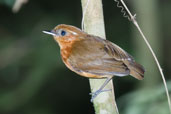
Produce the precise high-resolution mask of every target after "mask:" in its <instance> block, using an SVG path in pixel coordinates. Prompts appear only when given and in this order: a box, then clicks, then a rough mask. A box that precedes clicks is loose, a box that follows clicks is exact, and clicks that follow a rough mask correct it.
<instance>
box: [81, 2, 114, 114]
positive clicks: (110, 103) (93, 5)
mask: <svg viewBox="0 0 171 114" xmlns="http://www.w3.org/2000/svg"><path fill="white" fill-rule="evenodd" d="M81 1H82V8H83V12H84V11H85V8H86V5H87V2H88V0H81ZM84 31H85V32H87V33H89V34H93V35H97V36H100V37H102V38H105V28H104V18H103V8H102V1H101V0H89V4H88V6H87V9H86V13H85V18H84ZM104 81H105V79H90V86H91V92H95V91H96V90H98V89H99V88H100V86H101V85H102V84H103V83H104ZM105 89H112V91H107V92H103V93H101V94H100V95H98V96H97V97H96V98H95V99H94V101H93V104H94V108H95V112H96V114H117V108H116V103H115V97H114V89H113V82H112V81H110V82H109V83H108V84H107V86H106V87H105Z"/></svg>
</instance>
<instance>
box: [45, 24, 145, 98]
mask: <svg viewBox="0 0 171 114" xmlns="http://www.w3.org/2000/svg"><path fill="white" fill-rule="evenodd" d="M43 32H44V33H46V34H50V35H52V36H53V38H54V40H55V41H56V42H57V43H58V44H59V47H60V54H61V58H62V60H63V62H64V64H65V65H66V66H67V67H68V68H69V69H70V70H71V71H73V72H75V73H77V74H78V75H80V76H83V77H87V78H95V79H104V78H105V79H106V80H105V82H104V83H103V84H102V86H101V87H100V88H99V89H98V90H96V91H95V92H93V93H92V98H91V101H93V100H94V99H95V98H96V96H98V95H99V94H100V93H101V92H104V91H107V90H103V89H104V87H105V86H106V85H107V83H108V82H109V81H110V80H111V79H112V78H113V77H114V76H119V77H124V76H128V75H131V76H133V77H134V78H136V79H138V80H142V79H143V78H144V72H145V69H144V67H143V66H142V65H140V64H138V63H137V62H136V61H135V60H134V58H133V57H132V56H131V55H130V54H128V53H127V52H126V51H124V50H123V49H122V48H120V47H119V46H118V45H116V44H114V43H112V42H111V41H108V40H105V39H103V38H101V37H99V36H95V35H92V34H88V33H86V32H84V31H82V30H81V29H79V28H77V27H75V26H72V25H66V24H59V25H57V26H56V27H55V28H54V29H52V30H50V31H49V30H46V31H43Z"/></svg>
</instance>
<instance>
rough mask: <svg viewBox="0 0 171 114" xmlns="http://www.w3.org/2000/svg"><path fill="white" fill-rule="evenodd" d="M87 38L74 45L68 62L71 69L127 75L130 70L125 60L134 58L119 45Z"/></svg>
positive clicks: (102, 73) (103, 74)
mask: <svg viewBox="0 0 171 114" xmlns="http://www.w3.org/2000/svg"><path fill="white" fill-rule="evenodd" d="M91 40H92V41H90V40H85V41H84V42H82V43H80V42H79V43H78V44H77V45H75V46H74V47H73V50H72V55H70V57H69V59H68V62H69V63H70V66H71V67H72V69H71V70H73V71H75V72H77V73H80V72H85V73H90V74H94V75H99V76H105V75H116V76H126V75H129V74H130V70H129V69H128V67H127V66H126V65H125V64H124V62H123V60H126V59H132V57H131V56H129V55H127V53H126V52H125V51H123V50H122V49H121V48H119V47H118V46H117V45H115V44H112V43H111V42H109V41H106V40H102V39H98V38H97V39H91Z"/></svg>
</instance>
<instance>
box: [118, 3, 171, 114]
mask: <svg viewBox="0 0 171 114" xmlns="http://www.w3.org/2000/svg"><path fill="white" fill-rule="evenodd" d="M120 1H121V3H122V4H123V6H124V8H125V10H126V11H127V12H128V15H129V16H130V19H131V21H132V22H133V24H134V25H135V26H136V28H137V29H138V31H139V32H140V34H141V36H142V37H143V39H144V41H145V43H146V45H147V46H148V48H149V50H150V52H151V54H152V55H153V57H154V60H155V62H156V64H157V67H158V69H159V71H160V74H161V77H162V80H163V83H164V87H165V90H166V95H167V99H168V104H169V110H170V113H171V101H170V96H169V92H168V88H167V84H166V80H165V77H164V74H163V71H162V68H161V66H160V63H159V61H158V59H157V57H156V55H155V53H154V51H153V49H152V48H151V46H150V44H149V42H148V41H147V38H146V37H145V35H144V33H143V32H142V30H141V28H140V26H139V24H138V23H137V21H136V19H135V16H136V15H134V16H133V15H132V14H131V12H130V11H129V9H128V7H127V6H126V4H125V3H124V1H123V0H120Z"/></svg>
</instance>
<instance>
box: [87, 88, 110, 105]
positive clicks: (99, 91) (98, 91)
mask: <svg viewBox="0 0 171 114" xmlns="http://www.w3.org/2000/svg"><path fill="white" fill-rule="evenodd" d="M111 90H112V89H106V90H101V89H99V90H97V91H95V92H92V93H90V95H92V96H91V100H90V101H91V102H93V100H94V99H95V98H96V97H97V96H98V95H99V94H100V93H102V92H106V91H111Z"/></svg>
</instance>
